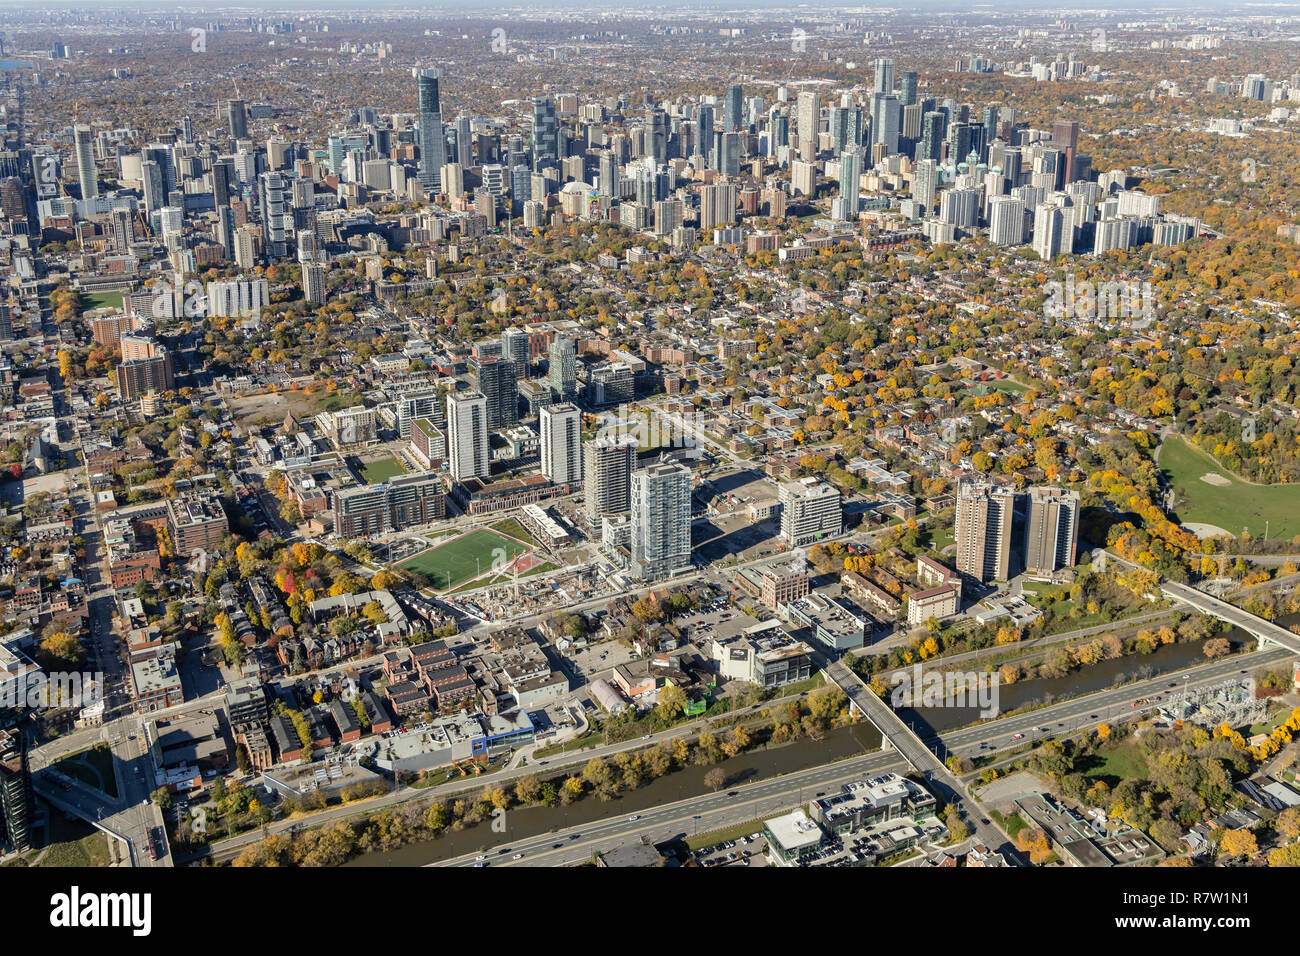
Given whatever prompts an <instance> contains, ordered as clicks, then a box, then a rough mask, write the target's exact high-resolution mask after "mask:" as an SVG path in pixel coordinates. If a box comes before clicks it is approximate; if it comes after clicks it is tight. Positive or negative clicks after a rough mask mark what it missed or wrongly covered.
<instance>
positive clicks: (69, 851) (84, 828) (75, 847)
mask: <svg viewBox="0 0 1300 956" xmlns="http://www.w3.org/2000/svg"><path fill="white" fill-rule="evenodd" d="M45 813H46V819H47V820H48V821H49V830H50V832H49V834H48V839H47V840H46V844H47V845H48V847H49V849H48V850H47V851H46V852H45V856H43V857H42V858H41V861H40V863H38V864H36V865H37V866H42V867H45V866H55V867H87V866H111V865H112V863H113V858H112V853H111V851H110V850H109V847H108V837H106V836H105V835H104V833H103V832H101V831H99V830H96V829H95V828H94V827H92V826H91V825H90V824H89V823H86V822H84V821H82V820H69V819H67V817H65V816H64V815H63V811H62V810H58V809H56V808H54V807H51V806H50V805H49V804H46V805H45ZM40 853H41V849H40V848H38V849H35V850H32V851H29V852H28V853H25V854H23V856H21V857H19V858H18V859H17V860H15V861H13V862H11V863H9V864H7V865H8V866H31V865H32V863H31V861H32V860H35V859H36V857H37V856H39V855H40Z"/></svg>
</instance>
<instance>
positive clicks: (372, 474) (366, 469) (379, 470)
mask: <svg viewBox="0 0 1300 956" xmlns="http://www.w3.org/2000/svg"><path fill="white" fill-rule="evenodd" d="M361 474H362V476H363V477H364V478H365V479H366V483H367V484H370V485H378V484H382V483H383V482H385V481H387V480H388V479H389V478H396V477H397V476H398V475H404V474H406V469H405V468H403V467H402V464H401V462H399V461H398V460H397V459H396V458H393V457H391V456H389V457H386V458H376V459H375V460H374V461H363V462H362V463H361Z"/></svg>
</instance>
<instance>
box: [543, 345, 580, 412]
mask: <svg viewBox="0 0 1300 956" xmlns="http://www.w3.org/2000/svg"><path fill="white" fill-rule="evenodd" d="M549 359H550V371H549V375H550V383H551V391H552V392H554V393H555V397H556V399H557V400H558V401H561V402H566V401H568V400H569V399H571V398H573V396H574V395H576V394H577V393H578V353H577V350H576V349H575V348H574V346H573V340H572V339H566V338H557V339H556V340H555V341H554V342H552V343H551V349H550V353H549Z"/></svg>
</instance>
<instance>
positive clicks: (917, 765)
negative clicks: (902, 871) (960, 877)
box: [822, 660, 1018, 859]
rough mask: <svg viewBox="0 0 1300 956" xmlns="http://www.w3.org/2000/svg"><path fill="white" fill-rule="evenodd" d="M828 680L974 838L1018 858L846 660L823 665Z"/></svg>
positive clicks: (954, 779)
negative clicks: (964, 823)
mask: <svg viewBox="0 0 1300 956" xmlns="http://www.w3.org/2000/svg"><path fill="white" fill-rule="evenodd" d="M822 671H823V673H825V675H826V679H827V680H829V681H830V682H831V683H832V684H834V685H835V686H836V687H838V688H839V689H840V690H842V691H843V692H844V694H845V696H847V697H848V699H849V704H850V708H851V711H852V712H855V713H858V714H861V715H862V716H864V717H866V718H867V720H869V721H871V723H872V724H874V725H875V726H876V728H877V729H878V730H879V731H880V734H881V738H882V741H883V742H884V743H885V744H886V745H887V746H890V747H893V749H894V750H896V751H898V753H899V755H900V756H901V757H902V758H903V759H904V760H906V761H907V762H908V764H909V765H910V766H911V768H912V769H913V770H915V771H916V772H917V773H919V774H920V775H921V776H922V777H923V778H924V780H925V782H926V784H927V785H928V786H929V787H930V789H931V791H932V792H933V793H934V795H935V796H936V797H938V798H939V799H940V800H942V801H943V802H944V803H954V804H956V805H957V808H958V809H959V810H960V811H961V814H962V816H963V817H964V818H965V819H966V821H967V823H968V824H969V825H970V828H971V833H972V835H973V836H974V837H975V838H976V839H977V840H978V841H979V842H981V843H983V844H984V845H985V846H987V847H989V848H990V849H996V850H997V851H998V852H1000V853H1005V854H1010V857H1011V858H1012V859H1015V858H1017V856H1018V855H1017V854H1016V852H1015V848H1014V844H1012V842H1011V837H1010V836H1008V835H1007V834H1006V833H1005V832H1004V831H1003V830H1002V828H1001V827H999V826H997V825H996V824H995V823H994V822H993V821H992V820H990V819H989V818H988V817H986V816H985V815H984V812H983V810H981V809H980V808H979V807H977V806H976V805H975V802H974V801H973V800H972V799H971V798H970V795H969V794H968V793H967V792H966V788H965V787H964V786H963V785H962V783H961V781H960V780H958V779H957V777H956V776H955V775H954V774H953V773H952V771H950V770H949V769H948V767H947V765H945V764H944V762H943V761H942V760H940V759H939V758H938V757H936V756H935V755H934V753H933V752H932V751H931V750H930V748H929V747H927V746H926V745H925V744H924V743H922V741H921V738H920V737H919V736H917V734H916V733H915V732H914V731H913V730H912V728H910V727H908V726H907V724H905V723H903V721H902V719H901V718H900V717H899V716H898V715H897V714H896V713H894V711H893V709H892V708H891V707H890V706H889V705H888V704H886V703H885V702H884V701H883V700H881V699H880V698H879V697H877V696H876V695H875V693H874V692H873V691H872V690H871V688H870V687H868V686H867V685H866V684H865V683H863V681H862V678H860V677H858V675H857V674H855V673H853V671H852V670H850V669H849V667H848V665H847V664H845V663H844V661H843V660H838V661H835V662H834V663H829V662H822Z"/></svg>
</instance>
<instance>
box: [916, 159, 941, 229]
mask: <svg viewBox="0 0 1300 956" xmlns="http://www.w3.org/2000/svg"><path fill="white" fill-rule="evenodd" d="M938 188H939V164H938V163H937V162H935V161H934V160H933V159H922V160H921V161H919V162H918V163H917V164H916V173H915V174H914V176H913V179H912V198H913V199H915V200H916V201H917V202H919V203H921V204H922V205H923V206H925V215H927V216H928V215H929V214H930V213H931V212H932V211H933V210H934V195H935V193H936V192H937V191H938Z"/></svg>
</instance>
